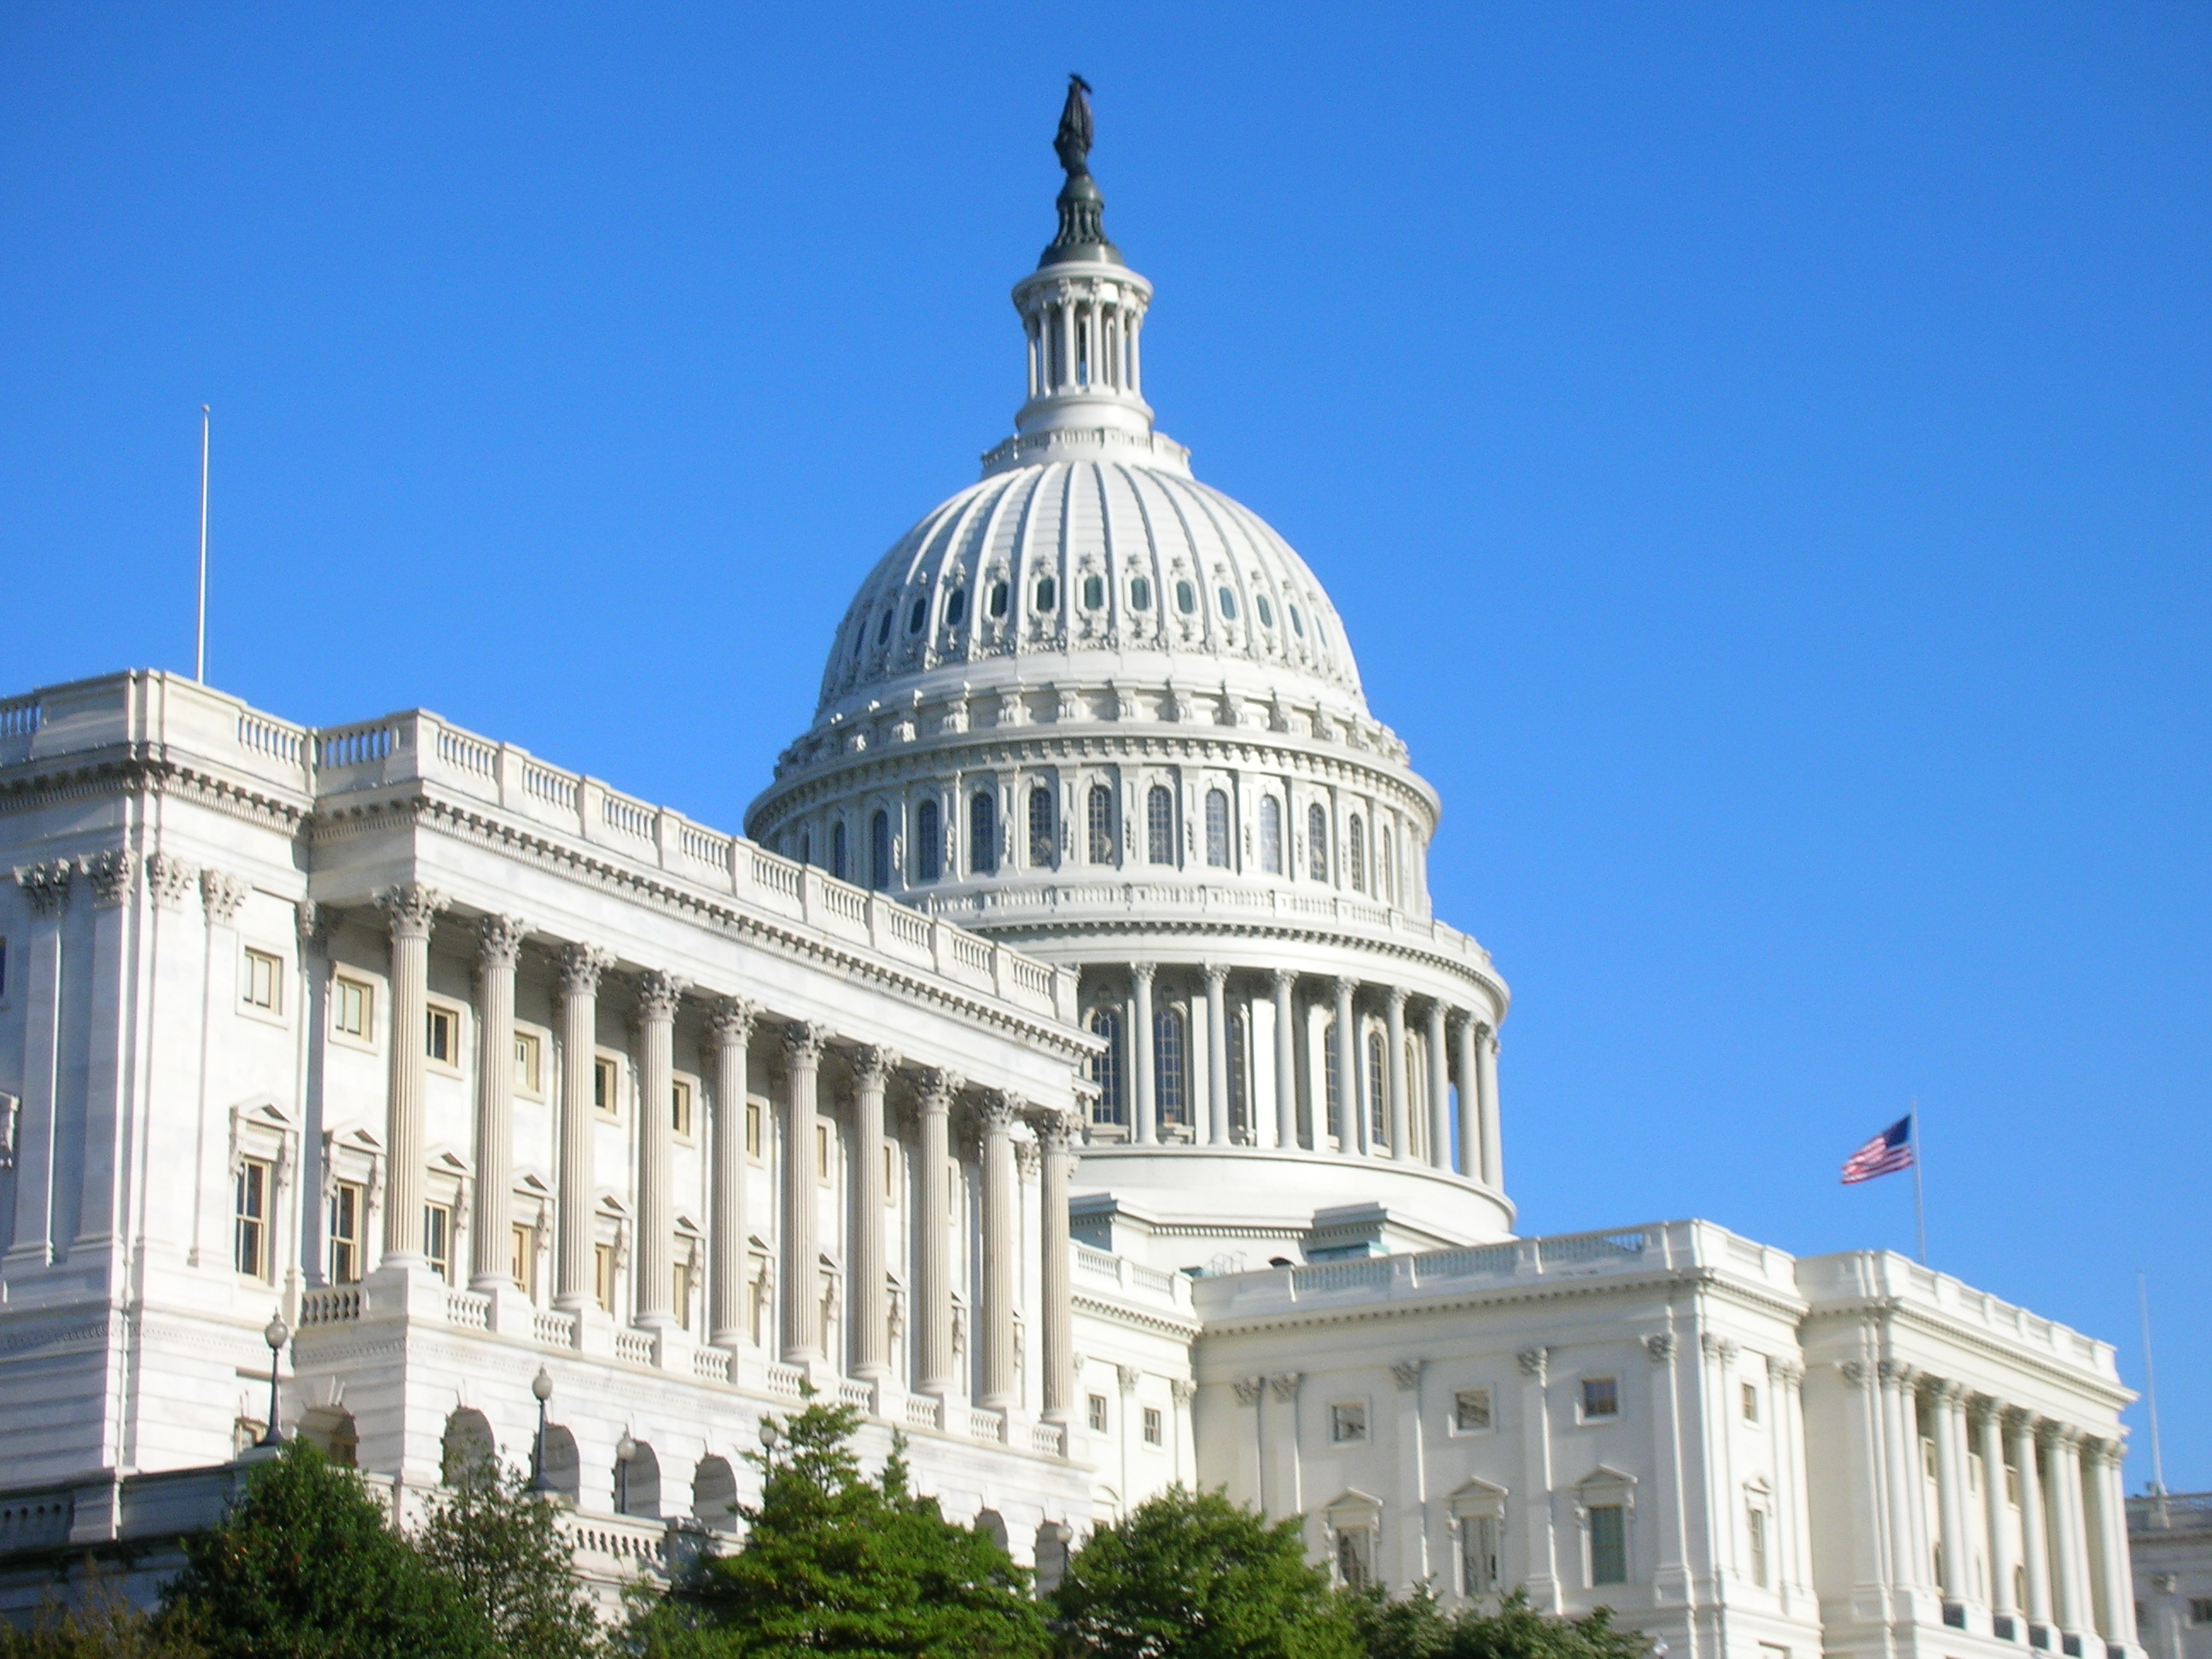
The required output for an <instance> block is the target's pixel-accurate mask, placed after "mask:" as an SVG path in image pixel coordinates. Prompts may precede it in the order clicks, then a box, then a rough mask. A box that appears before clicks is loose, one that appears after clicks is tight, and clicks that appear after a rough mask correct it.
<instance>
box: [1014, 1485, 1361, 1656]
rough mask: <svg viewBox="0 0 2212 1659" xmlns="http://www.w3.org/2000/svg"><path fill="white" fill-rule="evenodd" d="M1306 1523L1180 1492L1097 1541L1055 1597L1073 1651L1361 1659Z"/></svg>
mask: <svg viewBox="0 0 2212 1659" xmlns="http://www.w3.org/2000/svg"><path fill="white" fill-rule="evenodd" d="M1303 1532H1304V1527H1303V1523H1302V1522H1299V1521H1297V1520H1296V1519H1291V1520H1288V1521H1282V1522H1277V1523H1275V1524H1274V1525H1272V1526H1271V1525H1269V1524H1268V1523H1267V1521H1266V1520H1265V1519H1263V1518H1262V1517H1261V1516H1259V1515H1257V1514H1255V1512H1254V1511H1252V1510H1248V1509H1245V1508H1243V1507H1241V1506H1240V1505H1238V1504H1232V1503H1231V1502H1230V1501H1229V1500H1228V1498H1225V1497H1224V1496H1222V1495H1221V1494H1220V1493H1219V1492H1188V1491H1186V1490H1185V1489H1184V1488H1182V1486H1175V1487H1171V1488H1170V1490H1168V1491H1167V1492H1163V1493H1161V1494H1160V1495H1159V1496H1158V1497H1157V1498H1152V1499H1150V1500H1149V1501H1147V1502H1146V1503H1144V1504H1140V1505H1139V1506H1138V1508H1137V1510H1136V1511H1135V1512H1134V1513H1133V1514H1132V1515H1130V1516H1128V1517H1127V1519H1125V1520H1122V1521H1119V1522H1115V1523H1114V1524H1112V1525H1110V1526H1105V1527H1101V1528H1099V1529H1098V1530H1097V1532H1095V1533H1093V1534H1091V1541H1090V1542H1088V1543H1087V1544H1085V1546H1084V1547H1083V1548H1082V1549H1081V1550H1080V1551H1079V1552H1078V1553H1077V1554H1076V1556H1075V1559H1073V1561H1071V1562H1070V1563H1069V1564H1068V1568H1067V1573H1066V1577H1064V1578H1062V1579H1061V1580H1060V1587H1059V1588H1058V1589H1055V1590H1054V1592H1053V1594H1052V1603H1053V1607H1054V1612H1055V1613H1056V1614H1057V1620H1056V1622H1057V1623H1058V1625H1059V1626H1060V1630H1061V1632H1063V1634H1064V1635H1065V1637H1066V1640H1067V1643H1068V1644H1069V1646H1070V1648H1071V1649H1072V1650H1073V1652H1075V1653H1077V1654H1079V1655H1086V1656H1088V1655H1097V1656H1102V1659H1356V1656H1357V1655H1358V1646H1357V1644H1356V1641H1355V1638H1354V1636H1353V1633H1352V1620H1351V1618H1350V1616H1349V1613H1348V1612H1347V1610H1346V1607H1344V1606H1343V1605H1342V1598H1340V1596H1339V1595H1337V1594H1336V1593H1335V1592H1334V1590H1332V1589H1330V1588H1329V1583H1328V1572H1327V1571H1325V1570H1324V1569H1322V1568H1320V1567H1317V1566H1314V1565H1311V1564H1310V1563H1309V1562H1308V1561H1307V1559H1306V1553H1305V1545H1304V1538H1303V1535H1302V1534H1303Z"/></svg>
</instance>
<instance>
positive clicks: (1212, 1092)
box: [1206, 963, 1229, 1146]
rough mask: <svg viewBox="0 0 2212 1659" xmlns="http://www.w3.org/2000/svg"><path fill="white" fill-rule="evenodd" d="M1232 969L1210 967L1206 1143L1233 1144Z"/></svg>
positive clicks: (1207, 1010)
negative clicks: (1230, 1091)
mask: <svg viewBox="0 0 2212 1659" xmlns="http://www.w3.org/2000/svg"><path fill="white" fill-rule="evenodd" d="M1228 987H1229V970H1228V969H1226V968H1217V967H1215V966H1214V965H1212V963H1208V964H1207V965H1206V1145H1207V1146H1227V1145H1228V1144H1229V1008H1228Z"/></svg>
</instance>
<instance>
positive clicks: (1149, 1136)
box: [1129, 962, 1160, 1146]
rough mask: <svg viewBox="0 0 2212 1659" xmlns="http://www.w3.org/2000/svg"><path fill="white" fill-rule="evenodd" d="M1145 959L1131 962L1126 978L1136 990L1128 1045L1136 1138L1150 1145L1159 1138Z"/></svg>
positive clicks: (1148, 971) (1149, 965)
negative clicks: (1132, 1052) (1133, 1064)
mask: <svg viewBox="0 0 2212 1659" xmlns="http://www.w3.org/2000/svg"><path fill="white" fill-rule="evenodd" d="M1155 971H1156V970H1155V969H1154V967H1153V965H1152V963H1149V962H1139V963H1131V964H1130V968H1129V979H1130V982H1131V983H1132V985H1133V987H1135V990H1136V999H1135V1000H1136V1005H1137V1009H1136V1016H1135V1018H1134V1019H1133V1021H1132V1022H1131V1023H1132V1024H1134V1025H1135V1026H1136V1028H1137V1029H1136V1030H1134V1031H1133V1033H1131V1035H1132V1036H1134V1037H1135V1039H1136V1041H1135V1042H1133V1044H1132V1045H1131V1047H1132V1048H1133V1049H1134V1050H1135V1053H1136V1056H1137V1079H1136V1082H1137V1139H1138V1140H1139V1143H1141V1144H1142V1145H1145V1146H1151V1145H1152V1144H1153V1143H1154V1142H1155V1141H1157V1140H1158V1139H1159V1138H1160V1135H1159V1123H1158V1119H1157V1117H1156V1116H1155V1115H1154V1110H1153V1099H1154V1097H1153V1093H1152V1036H1153V1028H1152V975H1153V973H1154V972H1155Z"/></svg>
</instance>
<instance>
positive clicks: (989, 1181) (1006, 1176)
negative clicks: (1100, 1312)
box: [975, 1089, 1021, 1411]
mask: <svg viewBox="0 0 2212 1659" xmlns="http://www.w3.org/2000/svg"><path fill="white" fill-rule="evenodd" d="M1020 1113H1021V1103H1020V1102H1019V1101H1018V1100H1016V1099H1015V1098H1014V1097H1012V1095H1009V1094H1005V1093H1002V1092H1001V1091H999V1090H996V1089H994V1090H992V1091H990V1092H989V1093H988V1094H987V1095H985V1096H984V1097H983V1101H982V1104H981V1107H980V1108H978V1109H977V1111H976V1114H975V1116H976V1125H977V1127H978V1128H979V1130H980V1131H981V1134H980V1136H979V1139H980V1140H981V1156H980V1162H981V1164H982V1169H983V1272H982V1275H981V1277H982V1281H983V1282H982V1292H983V1294H982V1304H983V1305H982V1316H981V1318H980V1319H978V1320H977V1321H976V1323H977V1324H978V1325H979V1326H981V1335H982V1360H983V1367H982V1370H983V1390H982V1404H983V1405H984V1407H986V1408H987V1409H991V1410H999V1411H1006V1410H1009V1409H1011V1408H1012V1407H1013V1405H1014V1403H1015V1394H1014V1273H1015V1271H1016V1269H1017V1268H1018V1267H1019V1265H1020V1261H1019V1251H1020V1249H1021V1244H1020V1240H1019V1237H1018V1234H1019V1231H1020V1228H1019V1223H1018V1219H1017V1217H1016V1215H1015V1210H1014V1205H1015V1201H1016V1194H1015V1191H1014V1142H1013V1137H1012V1134H1011V1133H1009V1132H1010V1131H1011V1130H1012V1128H1013V1126H1014V1119H1015V1118H1016V1117H1018V1116H1019V1115H1020Z"/></svg>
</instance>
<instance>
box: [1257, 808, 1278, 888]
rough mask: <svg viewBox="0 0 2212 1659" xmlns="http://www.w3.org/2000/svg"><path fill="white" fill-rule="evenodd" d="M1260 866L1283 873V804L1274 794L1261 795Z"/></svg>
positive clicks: (1273, 874) (1272, 872)
mask: <svg viewBox="0 0 2212 1659" xmlns="http://www.w3.org/2000/svg"><path fill="white" fill-rule="evenodd" d="M1260 867H1261V869H1262V870H1264V871H1266V872H1267V873H1268V874H1269V875H1271V876H1279V875H1281V874H1282V873H1283V804H1282V802H1280V801H1279V800H1277V799H1275V798H1274V797H1273V795H1262V796H1261V797H1260Z"/></svg>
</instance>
